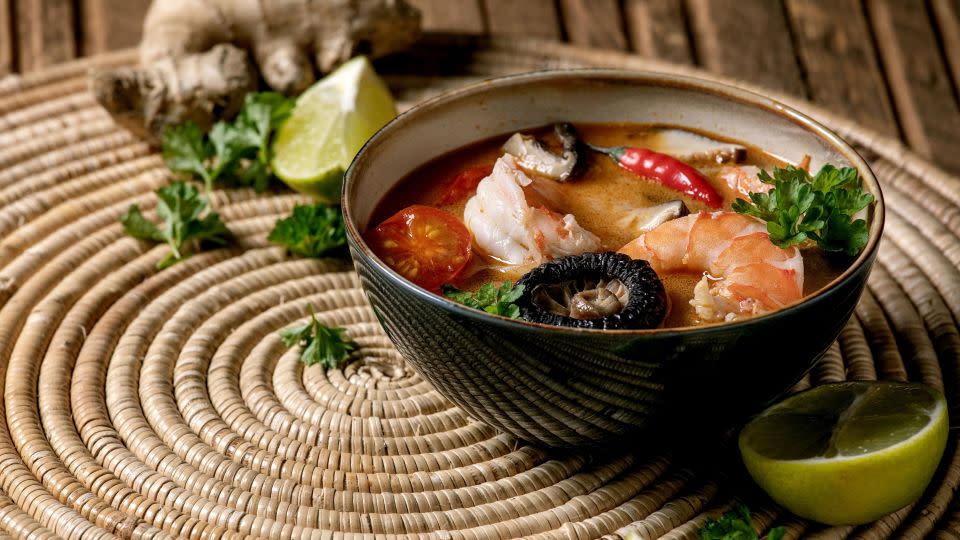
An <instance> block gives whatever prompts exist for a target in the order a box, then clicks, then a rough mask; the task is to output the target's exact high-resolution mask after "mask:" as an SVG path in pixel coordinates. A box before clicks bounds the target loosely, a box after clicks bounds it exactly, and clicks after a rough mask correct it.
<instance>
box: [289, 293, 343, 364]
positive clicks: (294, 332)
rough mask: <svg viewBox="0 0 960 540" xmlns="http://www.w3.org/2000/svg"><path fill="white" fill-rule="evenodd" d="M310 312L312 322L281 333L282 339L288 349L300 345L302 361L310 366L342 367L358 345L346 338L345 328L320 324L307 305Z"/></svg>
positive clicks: (311, 306)
mask: <svg viewBox="0 0 960 540" xmlns="http://www.w3.org/2000/svg"><path fill="white" fill-rule="evenodd" d="M307 309H308V310H309V311H310V321H309V322H308V323H307V324H303V325H300V326H294V327H291V328H287V329H286V330H282V331H280V339H282V340H283V344H284V345H286V346H287V347H293V346H295V345H298V344H299V345H300V346H301V347H302V350H301V351H300V360H301V361H302V362H303V363H304V364H306V365H308V366H312V365H314V364H320V365H321V366H323V367H325V368H328V369H333V368H336V367H337V366H339V365H340V362H342V361H343V360H345V359H346V358H347V357H348V356H350V353H351V352H353V351H355V350H357V344H356V343H354V342H353V341H351V340H350V338H348V337H347V336H346V329H344V328H330V327H329V326H324V325H322V324H320V321H318V320H317V315H316V313H314V312H313V305H311V304H307Z"/></svg>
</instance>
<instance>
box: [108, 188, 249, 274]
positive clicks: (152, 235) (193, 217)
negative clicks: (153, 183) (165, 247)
mask: <svg viewBox="0 0 960 540" xmlns="http://www.w3.org/2000/svg"><path fill="white" fill-rule="evenodd" d="M157 198H158V199H159V201H158V202H157V209H156V213H157V216H158V217H159V218H160V225H159V226H158V225H156V224H155V223H153V222H152V221H150V220H148V219H147V218H146V217H144V215H143V213H142V212H141V211H140V206H139V205H136V204H133V205H130V208H129V209H128V210H127V212H126V213H125V214H123V215H122V216H120V223H122V224H123V228H124V230H126V232H127V234H129V235H130V236H132V237H134V238H139V239H141V240H150V241H153V242H166V243H167V244H169V245H170V253H168V254H167V256H166V257H164V258H163V259H161V260H160V262H158V263H157V268H161V269H162V268H167V267H168V266H171V265H173V264H175V263H177V262H179V261H182V260H183V259H185V258H187V257H189V256H190V254H191V252H192V251H195V250H197V249H199V248H200V244H201V243H204V242H209V243H213V244H220V245H223V244H226V243H227V238H228V237H229V236H230V231H229V230H228V229H227V226H226V225H224V224H223V221H221V220H220V216H219V215H218V214H217V213H215V212H211V211H209V208H208V204H207V201H206V199H204V198H203V197H201V196H200V193H199V191H197V188H195V187H194V186H192V185H190V184H188V183H186V182H173V183H172V184H170V185H169V186H164V187H162V188H160V189H158V190H157Z"/></svg>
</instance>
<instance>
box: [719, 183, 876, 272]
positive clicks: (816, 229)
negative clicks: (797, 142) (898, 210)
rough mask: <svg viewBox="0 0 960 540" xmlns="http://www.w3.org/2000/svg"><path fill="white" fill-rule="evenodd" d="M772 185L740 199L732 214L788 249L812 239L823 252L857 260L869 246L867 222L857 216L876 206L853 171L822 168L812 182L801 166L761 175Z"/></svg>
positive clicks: (734, 203)
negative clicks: (759, 223) (761, 225)
mask: <svg viewBox="0 0 960 540" xmlns="http://www.w3.org/2000/svg"><path fill="white" fill-rule="evenodd" d="M758 177H759V178H760V180H761V181H762V182H763V183H765V184H771V185H773V186H774V188H773V189H772V190H770V192H769V193H751V194H750V200H751V201H752V202H748V201H746V200H743V199H737V200H736V201H734V202H733V210H734V211H736V212H739V213H741V214H746V215H748V216H754V217H757V218H759V219H762V220H763V221H766V222H767V232H768V233H769V234H770V241H771V242H773V243H774V244H776V245H778V246H780V247H782V248H786V247H789V246H792V245H796V244H801V243H803V242H806V241H807V240H813V241H814V242H816V243H817V245H818V246H820V248H821V249H823V250H824V251H831V252H843V253H845V254H846V255H849V256H851V257H852V256H855V255H857V254H858V253H860V251H861V250H862V249H863V248H864V246H866V245H867V239H868V238H869V231H868V229H867V222H866V221H864V220H862V219H856V220H854V219H853V216H854V214H856V213H857V212H859V211H860V210H863V209H864V208H866V207H867V206H869V205H870V204H871V203H872V202H873V195H871V194H870V193H867V192H865V191H864V190H863V188H862V187H861V186H860V177H859V176H858V174H857V170H856V169H854V168H852V167H843V168H841V169H837V168H836V167H834V166H833V165H824V166H823V168H822V169H820V172H818V173H817V174H816V176H813V177H812V178H811V176H810V173H808V172H807V171H805V170H803V169H800V168H798V167H793V166H788V167H785V168H779V167H777V168H774V169H773V177H772V178H771V177H770V175H769V174H767V172H766V171H763V170H761V171H760V174H759V175H758Z"/></svg>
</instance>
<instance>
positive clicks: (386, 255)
mask: <svg viewBox="0 0 960 540" xmlns="http://www.w3.org/2000/svg"><path fill="white" fill-rule="evenodd" d="M365 236H366V240H367V244H368V245H369V246H370V248H371V249H372V250H373V252H374V253H376V254H377V256H378V257H380V258H381V259H382V260H383V262H385V263H387V265H388V266H389V267H390V268H393V269H394V270H395V271H397V273H399V274H400V275H401V276H403V277H405V278H407V279H409V280H410V281H412V282H414V283H416V284H417V285H419V286H421V287H423V288H424V289H428V290H431V291H436V290H438V289H439V288H440V286H441V285H443V284H444V283H448V282H450V281H452V280H453V278H455V277H456V276H457V274H459V273H460V271H461V270H463V268H464V267H465V266H466V265H467V263H468V262H470V256H471V247H470V242H471V237H470V231H468V230H467V227H466V226H465V225H464V224H463V223H462V222H461V221H460V220H459V219H457V218H456V217H455V216H454V215H453V214H450V213H449V212H444V211H443V210H438V209H436V208H431V207H429V206H421V205H417V204H415V205H413V206H408V207H407V208H404V209H403V210H401V211H399V212H397V213H396V214H394V215H393V216H390V217H389V218H387V219H386V220H385V221H384V222H383V223H381V224H380V225H377V227H376V228H375V229H372V230H370V231H367V234H366V235H365Z"/></svg>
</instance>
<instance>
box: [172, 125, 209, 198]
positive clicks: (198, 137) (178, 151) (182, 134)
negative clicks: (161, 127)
mask: <svg viewBox="0 0 960 540" xmlns="http://www.w3.org/2000/svg"><path fill="white" fill-rule="evenodd" d="M213 152H214V150H213V146H212V145H211V144H210V143H209V142H208V141H207V140H205V139H204V137H203V132H202V131H200V127H199V126H197V124H196V123H194V122H193V121H188V122H184V123H183V124H180V125H177V126H172V127H169V128H167V130H166V131H165V132H164V134H163V161H164V162H165V163H166V164H167V167H169V168H170V170H171V171H173V172H178V173H183V174H187V175H194V176H196V177H198V178H200V179H201V180H203V183H204V185H207V186H209V185H210V184H212V183H213V179H212V178H211V176H210V172H209V171H208V170H207V161H208V160H209V159H210V157H211V156H213Z"/></svg>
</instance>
